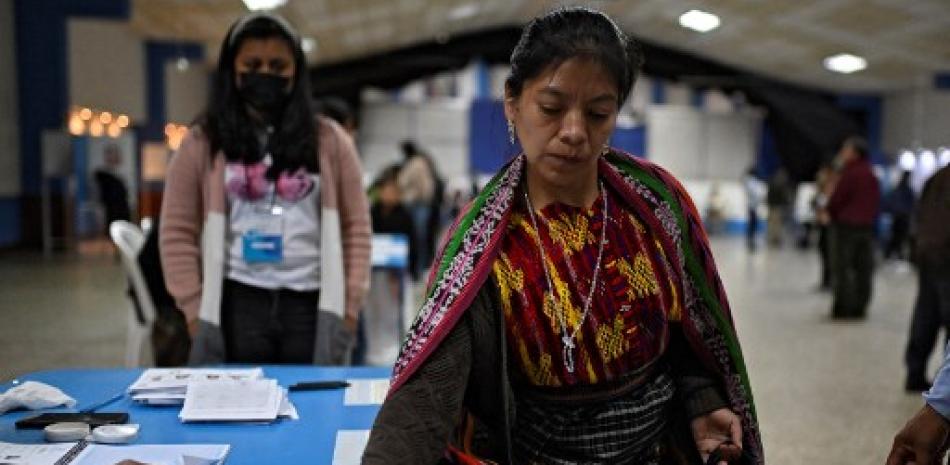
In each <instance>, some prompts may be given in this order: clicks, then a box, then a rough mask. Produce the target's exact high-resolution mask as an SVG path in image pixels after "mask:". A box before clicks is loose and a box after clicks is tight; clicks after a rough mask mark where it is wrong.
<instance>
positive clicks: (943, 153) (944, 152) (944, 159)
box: [939, 147, 950, 167]
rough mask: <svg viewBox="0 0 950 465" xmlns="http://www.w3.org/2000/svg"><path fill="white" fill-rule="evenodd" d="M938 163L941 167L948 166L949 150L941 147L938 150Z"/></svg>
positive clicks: (949, 159) (949, 163)
mask: <svg viewBox="0 0 950 465" xmlns="http://www.w3.org/2000/svg"><path fill="white" fill-rule="evenodd" d="M939 163H940V166H941V167H944V166H947V165H950V149H948V148H946V147H942V148H941V149H940V159H939Z"/></svg>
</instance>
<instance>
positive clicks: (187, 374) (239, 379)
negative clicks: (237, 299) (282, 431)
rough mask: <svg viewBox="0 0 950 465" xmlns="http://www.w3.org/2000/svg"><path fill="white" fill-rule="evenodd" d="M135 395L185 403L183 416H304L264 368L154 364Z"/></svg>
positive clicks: (267, 418) (134, 386)
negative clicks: (161, 366)
mask: <svg viewBox="0 0 950 465" xmlns="http://www.w3.org/2000/svg"><path fill="white" fill-rule="evenodd" d="M129 393H130V394H131V395H132V399H134V400H135V401H137V402H142V403H146V404H150V405H182V409H181V413H180V414H179V415H178V416H179V418H181V421H186V422H187V421H254V422H260V421H274V420H276V419H277V418H278V417H288V418H290V419H292V420H296V419H298V418H300V417H299V416H298V415H297V409H296V408H295V407H294V406H293V404H291V403H290V400H289V399H288V398H287V390H286V389H284V388H282V387H280V386H278V385H277V381H276V380H273V379H266V378H264V370H262V369H260V368H250V369H240V370H238V369H197V368H150V369H148V370H145V372H144V373H142V376H140V377H139V379H138V380H136V381H135V382H134V383H132V385H131V386H129Z"/></svg>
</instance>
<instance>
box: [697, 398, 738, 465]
mask: <svg viewBox="0 0 950 465" xmlns="http://www.w3.org/2000/svg"><path fill="white" fill-rule="evenodd" d="M690 429H692V431H693V440H694V441H696V449H697V450H698V451H699V455H700V456H702V458H703V463H705V462H706V461H707V460H709V455H710V454H712V453H713V451H716V450H717V449H718V450H719V454H720V456H721V457H722V460H721V461H719V463H718V464H716V465H728V463H729V462H730V461H732V460H735V459H738V458H739V456H740V455H741V454H742V421H741V420H740V419H739V416H738V415H736V414H735V413H733V412H732V410H729V409H727V408H721V409H719V410H715V411H712V412H710V413H707V414H706V415H703V416H701V417H696V418H695V419H693V421H692V423H690Z"/></svg>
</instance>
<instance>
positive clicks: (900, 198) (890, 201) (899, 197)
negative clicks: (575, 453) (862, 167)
mask: <svg viewBox="0 0 950 465" xmlns="http://www.w3.org/2000/svg"><path fill="white" fill-rule="evenodd" d="M915 197H916V196H915V195H914V190H913V189H912V188H911V187H910V171H904V172H903V173H901V179H900V181H898V183H897V186H895V187H894V189H893V190H892V191H890V192H888V194H887V197H885V198H884V209H885V211H886V212H887V213H890V214H891V235H890V237H889V238H888V240H887V245H886V246H885V247H884V259H885V260H886V259H888V258H891V256H896V257H897V259H899V260H902V259H904V258H905V255H904V252H906V250H907V238H908V236H909V235H910V216H911V214H912V213H913V212H914V202H915V201H916V198H915Z"/></svg>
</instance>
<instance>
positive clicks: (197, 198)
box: [159, 129, 208, 321]
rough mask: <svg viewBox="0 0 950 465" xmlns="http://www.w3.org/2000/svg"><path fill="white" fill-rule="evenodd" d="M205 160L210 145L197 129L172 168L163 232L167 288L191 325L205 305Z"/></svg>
mask: <svg viewBox="0 0 950 465" xmlns="http://www.w3.org/2000/svg"><path fill="white" fill-rule="evenodd" d="M202 157H208V148H207V143H206V142H205V140H204V138H203V137H202V136H200V135H199V133H197V132H196V130H194V129H193V130H192V131H190V132H189V133H188V135H187V136H185V138H184V140H182V143H181V147H180V148H179V150H178V152H177V153H176V154H175V155H174V156H173V157H172V160H171V163H170V165H169V168H168V173H167V176H166V179H165V194H164V198H163V199H162V214H161V225H160V230H159V250H160V253H161V258H162V272H163V274H164V276H165V285H166V286H167V287H168V292H169V293H170V294H171V295H172V297H174V298H175V303H176V304H177V305H178V308H180V309H181V310H182V311H183V312H184V313H185V318H186V319H187V320H188V321H193V320H194V319H196V318H198V309H199V306H200V304H201V242H200V241H201V227H202V222H203V218H202V216H203V208H202V202H203V196H202V188H201V182H202V177H203V173H202V171H203V170H202V166H206V165H205V164H204V163H205V162H206V160H203V159H202Z"/></svg>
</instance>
